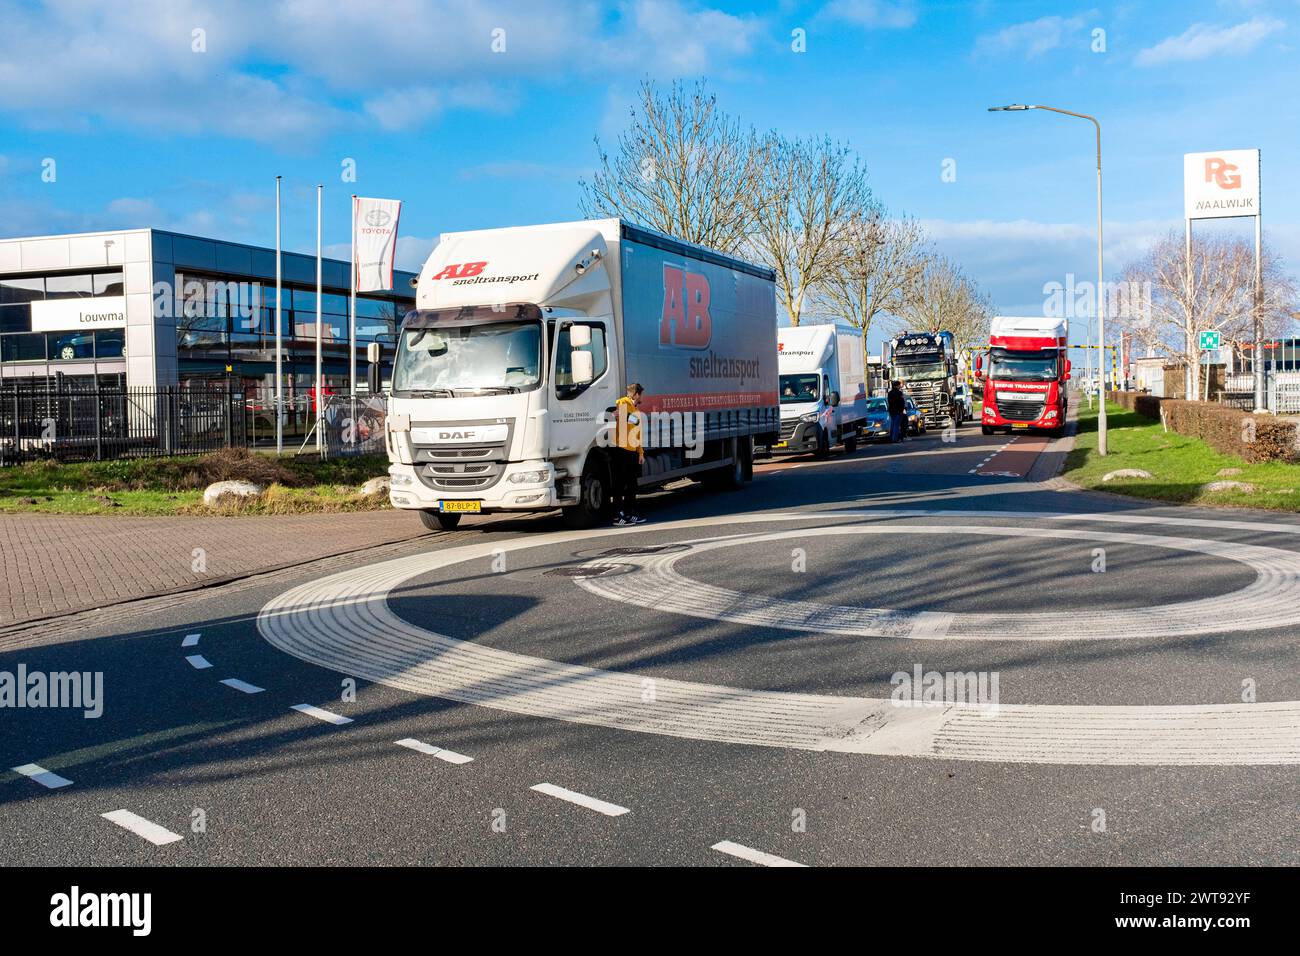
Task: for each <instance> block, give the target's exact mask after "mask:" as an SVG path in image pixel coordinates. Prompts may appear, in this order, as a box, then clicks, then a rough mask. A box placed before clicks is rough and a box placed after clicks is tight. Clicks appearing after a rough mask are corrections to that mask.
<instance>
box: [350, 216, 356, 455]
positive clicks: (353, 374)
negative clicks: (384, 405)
mask: <svg viewBox="0 0 1300 956" xmlns="http://www.w3.org/2000/svg"><path fill="white" fill-rule="evenodd" d="M351 242H352V260H351V270H350V274H349V277H348V389H349V393H348V394H349V396H350V397H351V403H350V404H351V409H350V413H351V415H352V427H351V428H349V429H348V434H349V435H354V434H356V427H357V197H356V194H355V193H354V194H353V196H352V236H351Z"/></svg>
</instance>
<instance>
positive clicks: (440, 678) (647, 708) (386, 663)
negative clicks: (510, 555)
mask: <svg viewBox="0 0 1300 956" xmlns="http://www.w3.org/2000/svg"><path fill="white" fill-rule="evenodd" d="M975 515H978V516H982V517H988V516H991V515H990V513H987V512H955V511H946V512H944V511H892V512H880V511H873V512H868V513H865V514H864V513H861V512H849V513H847V514H845V513H843V512H821V513H816V514H812V515H809V514H785V513H758V514H749V515H729V516H727V517H726V519H725V521H721V522H720V521H718V520H717V519H713V518H701V519H690V520H684V521H676V522H670V523H665V524H663V525H658V526H656V529H655V530H686V529H692V528H707V527H714V526H717V525H719V524H725V525H726V526H729V527H731V526H736V525H742V524H751V523H757V524H768V523H770V522H773V521H793V520H801V521H807V520H810V519H812V520H816V519H818V518H825V517H853V518H857V519H859V520H870V521H880V520H888V519H891V518H899V517H909V518H910V517H929V518H935V517H941V518H952V517H956V516H975ZM1005 515H1006V516H1008V517H1015V518H1016V519H1018V520H1022V521H1023V520H1026V519H1030V518H1038V519H1043V520H1059V519H1071V520H1074V519H1079V520H1084V521H1087V520H1097V521H1110V522H1118V523H1125V524H1151V523H1165V524H1177V525H1182V526H1197V525H1200V526H1204V527H1231V528H1238V529H1249V530H1256V531H1281V530H1285V531H1287V532H1289V533H1293V534H1294V533H1300V528H1286V529H1280V528H1276V527H1274V526H1272V525H1266V524H1263V523H1262V522H1261V523H1256V522H1236V521H1220V520H1212V519H1189V518H1153V517H1151V516H1148V515H1067V514H1061V513H1041V512H1010V513H1005ZM635 533H636V532H630V531H627V530H624V529H603V530H599V531H594V532H577V531H574V532H557V533H553V534H546V535H539V536H537V537H528V538H520V539H515V540H511V541H490V542H484V543H481V544H471V545H465V546H461V547H457V548H450V549H447V550H445V551H434V552H430V553H426V554H419V555H410V556H405V557H401V558H394V559H391V560H389V561H382V562H378V563H376V564H371V565H366V566H363V567H360V568H353V569H351V570H348V571H342V572H339V573H337V574H333V575H330V576H328V577H325V578H322V579H319V580H315V581H309V582H306V583H304V584H302V585H299V586H298V587H295V588H292V589H290V590H289V591H286V592H285V593H284V594H282V595H280V596H279V597H277V598H275V599H273V600H272V601H270V602H268V603H267V604H266V606H265V607H263V608H262V611H261V612H260V613H259V615H258V619H257V626H258V630H259V631H260V632H261V634H262V636H263V637H264V638H265V639H266V640H267V641H268V642H270V643H271V644H272V645H274V646H275V647H277V648H279V649H281V650H283V651H284V652H285V653H288V654H291V655H293V656H295V657H298V658H300V659H302V660H305V661H308V662H311V663H313V664H317V665H320V666H322V667H327V668H330V669H333V670H336V671H339V672H341V673H345V674H349V675H351V676H354V677H360V678H362V679H364V680H370V681H374V682H377V683H383V684H386V685H388V686H390V687H395V688H398V689H400V690H405V691H408V692H410V693H414V694H421V695H425V696H433V697H441V698H445V699H448V700H455V701H460V702H462V703H468V704H476V705H479V706H484V707H491V708H494V709H498V710H504V711H508V712H511V713H517V714H525V715H531V716H538V717H546V718H551V719H555V720H564V721H570V722H574V723H580V724H589V725H596V726H602V727H610V728H616V729H621V730H629V731H636V732H639V733H652V734H661V735H666V736H674V737H686V738H691V739H696V740H711V741H718V742H726V743H742V744H752V745H759V746H770V747H788V748H796V749H802V750H824V751H840V752H845V753H859V754H876V755H892V756H906V757H938V758H943V759H952V760H955V759H960V760H985V761H997V762H1023V763H1061V764H1090V765H1091V764H1113V765H1129V764H1156V765H1159V764H1167V765H1194V764H1216V765H1228V764H1238V765H1255V764H1300V701H1282V702H1278V703H1255V704H1198V705H1176V706H1118V707H1117V706H1058V705H1052V704H1001V705H999V707H998V708H997V711H996V713H995V714H989V713H988V712H986V711H981V710H978V709H972V708H963V707H951V706H944V707H936V708H903V707H896V706H894V705H893V704H892V702H891V701H890V700H887V699H881V698H870V697H837V696H830V695H819V694H795V693H780V692H773V691H756V690H748V689H744V688H738V687H724V686H719V685H713V684H701V683H696V682H692V681H676V680H660V679H656V681H655V693H654V694H653V695H651V698H650V699H646V695H645V694H644V684H643V678H642V676H641V675H638V674H635V673H629V672H619V671H607V670H601V669H598V668H592V667H584V666H580V665H574V664H564V663H561V662H558V661H550V660H546V659H543V658H538V657H530V656H527V655H523V654H515V653H511V652H509V651H503V650H499V649H496V648H491V647H485V646H482V645H479V644H475V643H473V642H472V641H461V640H457V639H455V638H452V637H448V636H446V635H443V634H438V633H436V632H433V631H430V630H427V629H425V628H421V627H417V626H416V625H414V624H411V623H409V622H407V621H404V620H402V619H401V618H399V617H398V616H397V615H395V614H394V613H393V612H392V610H391V609H390V608H389V606H388V602H387V596H388V594H389V593H390V592H391V591H392V590H393V589H394V588H396V587H398V586H400V585H401V584H403V583H404V582H406V581H409V580H410V579H412V578H415V577H418V576H420V575H423V574H428V573H430V572H432V571H436V570H438V569H440V568H445V567H448V566H451V565H456V564H460V563H464V562H468V561H474V560H480V561H483V562H485V563H486V562H490V561H491V560H492V559H493V558H494V557H495V555H496V554H499V553H500V552H502V551H507V552H508V551H518V550H524V549H528V548H537V547H545V546H548V545H556V544H565V543H569V542H577V541H583V542H589V541H592V540H600V539H602V538H606V537H621V536H626V535H629V534H635ZM1265 550H1272V549H1265ZM1283 553H1285V554H1289V553H1290V552H1283Z"/></svg>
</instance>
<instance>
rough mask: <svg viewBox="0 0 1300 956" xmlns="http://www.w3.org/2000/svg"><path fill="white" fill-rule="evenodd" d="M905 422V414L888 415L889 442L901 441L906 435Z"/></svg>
mask: <svg viewBox="0 0 1300 956" xmlns="http://www.w3.org/2000/svg"><path fill="white" fill-rule="evenodd" d="M906 422H907V416H906V415H890V416H889V440H890V441H891V442H894V441H902V440H903V438H904V437H905V436H906V435H907V424H906Z"/></svg>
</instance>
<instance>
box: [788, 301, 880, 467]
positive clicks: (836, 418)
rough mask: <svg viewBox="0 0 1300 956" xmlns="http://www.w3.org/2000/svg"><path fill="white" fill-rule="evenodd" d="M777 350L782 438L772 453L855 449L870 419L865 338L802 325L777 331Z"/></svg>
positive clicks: (828, 327) (827, 327)
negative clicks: (842, 447)
mask: <svg viewBox="0 0 1300 956" xmlns="http://www.w3.org/2000/svg"><path fill="white" fill-rule="evenodd" d="M776 347H777V367H778V371H779V373H780V382H779V384H778V391H779V392H780V397H781V434H780V436H779V437H778V439H777V442H776V444H775V445H773V446H772V451H774V452H812V453H813V454H815V455H817V456H818V457H824V456H826V455H828V454H830V450H831V448H833V447H834V446H836V445H843V446H844V450H845V451H848V452H852V451H854V450H856V449H857V447H858V438H859V437H861V433H862V428H863V426H864V425H865V424H866V421H867V385H866V378H865V376H864V375H863V368H862V338H861V337H860V336H859V335H858V334H857V333H856V332H851V331H849V330H847V329H842V328H839V327H838V326H834V325H801V326H798V327H793V328H781V329H777V332H776Z"/></svg>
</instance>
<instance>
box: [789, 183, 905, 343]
mask: <svg viewBox="0 0 1300 956" xmlns="http://www.w3.org/2000/svg"><path fill="white" fill-rule="evenodd" d="M924 242H925V231H924V230H923V229H922V228H921V226H920V224H919V223H918V222H917V221H916V220H915V219H909V218H900V219H890V218H889V217H888V215H887V214H886V212H885V210H884V208H883V207H882V206H880V205H879V204H876V203H872V204H871V205H869V206H868V207H867V208H865V209H861V210H859V211H857V212H855V213H854V214H853V215H852V216H851V217H850V219H849V224H848V227H847V228H846V229H845V230H844V233H843V235H842V236H841V237H840V239H839V242H838V249H837V254H836V255H835V257H834V266H833V268H832V269H831V270H830V271H829V273H828V275H827V276H826V277H825V279H823V280H822V282H821V283H820V285H818V287H817V288H816V289H815V290H814V295H813V297H814V300H815V301H814V304H815V307H816V309H817V311H819V312H823V313H825V314H827V315H829V316H831V317H832V318H835V319H838V320H841V321H843V322H847V323H848V324H849V325H851V326H853V328H855V329H857V330H858V331H859V332H860V333H861V334H862V353H863V361H864V362H865V361H866V351H867V336H868V335H870V334H871V325H872V322H873V321H874V320H875V318H876V316H877V315H880V314H882V313H896V312H897V311H898V310H899V309H900V308H901V306H902V296H903V292H904V291H905V290H906V289H907V288H909V287H910V286H911V284H912V283H913V282H915V281H916V278H917V276H918V274H919V272H920V270H921V266H922V263H923V261H924V260H923V246H924Z"/></svg>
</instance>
